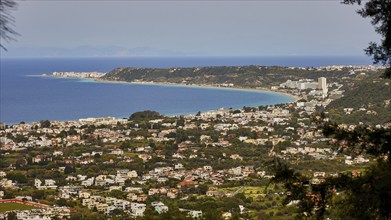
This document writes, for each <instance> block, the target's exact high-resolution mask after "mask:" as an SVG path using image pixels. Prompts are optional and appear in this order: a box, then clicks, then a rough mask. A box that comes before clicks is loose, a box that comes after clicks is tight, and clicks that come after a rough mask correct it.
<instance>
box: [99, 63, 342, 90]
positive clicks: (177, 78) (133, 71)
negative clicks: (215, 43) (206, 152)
mask: <svg viewBox="0 0 391 220" xmlns="http://www.w3.org/2000/svg"><path fill="white" fill-rule="evenodd" d="M348 74H349V70H348V69H342V70H333V71H328V70H326V69H314V68H289V67H266V66H238V67H233V66H221V67H199V68H197V67H193V68H117V69H114V70H113V71H111V72H109V73H107V74H106V76H105V77H104V79H106V80H118V81H127V82H134V81H148V82H150V81H153V82H169V83H186V84H222V83H233V84H234V86H238V87H270V86H275V85H279V84H280V83H283V82H286V81H287V80H288V79H290V80H299V79H304V78H307V79H317V78H319V77H322V76H325V77H328V78H329V79H331V78H334V79H335V80H334V81H339V80H340V79H342V78H343V77H344V76H347V75H348Z"/></svg>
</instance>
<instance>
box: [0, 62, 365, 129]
mask: <svg viewBox="0 0 391 220" xmlns="http://www.w3.org/2000/svg"><path fill="white" fill-rule="evenodd" d="M0 61H1V63H0V64H1V69H0V70H1V74H0V85H1V87H0V91H1V93H0V98H1V99H0V104H1V105H0V122H2V123H7V124H14V123H19V122H22V121H24V122H34V121H40V120H46V119H47V120H77V119H79V118H86V117H106V116H114V117H119V118H121V117H128V116H129V115H131V114H132V113H134V112H136V111H143V110H154V111H158V112H160V113H162V114H165V115H180V114H189V113H196V112H198V111H208V110H215V109H219V108H234V109H236V108H242V107H243V106H259V105H270V104H277V103H286V102H290V101H292V98H291V97H288V96H284V95H279V94H274V93H267V92H264V93H261V92H254V91H238V90H229V89H213V88H195V87H179V86H159V85H135V84H126V83H101V82H94V81H91V80H82V79H59V78H49V77H38V76H34V75H38V74H44V73H46V74H51V73H52V72H55V71H58V72H64V71H75V72H82V71H83V72H90V71H98V72H108V71H110V70H112V69H114V68H117V67H201V66H236V65H267V66H300V67H316V66H325V65H369V64H371V62H370V60H369V59H368V58H367V57H166V58H161V57H160V58H158V57H144V58H23V59H22V58H18V59H11V58H6V59H5V58H1V60H0Z"/></svg>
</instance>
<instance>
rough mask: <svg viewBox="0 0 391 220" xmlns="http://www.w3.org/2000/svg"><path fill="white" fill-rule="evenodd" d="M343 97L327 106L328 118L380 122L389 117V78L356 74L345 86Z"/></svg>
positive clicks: (390, 85) (390, 86)
mask: <svg viewBox="0 0 391 220" xmlns="http://www.w3.org/2000/svg"><path fill="white" fill-rule="evenodd" d="M344 89H345V92H344V97H342V98H340V99H336V100H335V101H333V102H331V103H330V105H328V106H327V109H326V110H327V111H329V115H330V118H331V119H332V120H333V121H336V122H339V123H348V124H356V123H358V122H364V123H366V124H367V123H369V124H381V123H384V122H387V121H389V120H390V119H391V103H390V101H391V96H390V94H391V80H390V79H383V78H380V77H379V75H377V74H374V75H369V76H362V75H358V76H356V77H355V78H353V80H352V81H351V83H349V84H347V85H346V86H345V87H344Z"/></svg>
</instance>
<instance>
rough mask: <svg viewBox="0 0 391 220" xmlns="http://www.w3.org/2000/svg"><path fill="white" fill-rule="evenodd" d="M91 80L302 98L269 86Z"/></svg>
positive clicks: (294, 98)
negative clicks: (245, 86) (247, 86)
mask: <svg viewBox="0 0 391 220" xmlns="http://www.w3.org/2000/svg"><path fill="white" fill-rule="evenodd" d="M88 79H90V80H93V81H95V82H101V83H127V84H134V85H156V86H178V87H189V88H206V89H225V90H236V91H249V92H261V93H275V94H279V95H284V96H288V97H291V98H292V99H293V101H292V102H296V101H297V100H300V99H301V98H300V97H298V96H295V95H293V94H290V93H287V92H283V91H278V90H277V91H275V90H271V89H267V88H259V89H258V88H243V87H221V86H214V85H206V84H190V85H188V84H183V83H170V82H142V81H140V82H127V81H114V80H103V79H98V78H88Z"/></svg>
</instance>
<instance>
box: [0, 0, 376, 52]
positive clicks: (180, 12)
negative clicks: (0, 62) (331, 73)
mask: <svg viewBox="0 0 391 220" xmlns="http://www.w3.org/2000/svg"><path fill="white" fill-rule="evenodd" d="M356 9H357V7H353V6H346V5H342V4H340V3H339V1H333V0H330V1H316V0H313V1H293V0H285V1H262V0H259V1H207V0H203V1H188V0H182V1H126V0H123V1H109V0H106V1H104V0H100V1H93V0H84V1H56V0H53V1H28V0H27V1H19V7H18V10H16V11H14V12H13V15H14V17H15V20H16V23H15V24H16V26H15V29H16V30H17V31H18V32H19V33H20V34H21V36H19V37H17V39H18V41H17V42H12V43H11V44H7V45H6V46H7V47H8V49H9V52H8V53H7V55H6V56H21V55H31V56H40V55H42V56H61V55H64V54H65V55H66V54H77V53H79V54H81V55H83V56H84V55H85V56H143V55H158V56H164V55H197V56H270V55H272V56H291V55H362V54H363V53H364V52H363V48H365V47H366V46H367V45H368V42H370V41H376V40H378V39H379V36H378V35H377V34H376V33H375V32H374V29H373V26H372V25H371V24H370V22H369V20H368V19H363V18H361V17H360V16H359V15H358V14H356V13H355V10H356Z"/></svg>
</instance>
